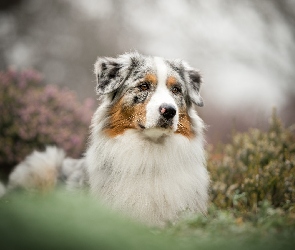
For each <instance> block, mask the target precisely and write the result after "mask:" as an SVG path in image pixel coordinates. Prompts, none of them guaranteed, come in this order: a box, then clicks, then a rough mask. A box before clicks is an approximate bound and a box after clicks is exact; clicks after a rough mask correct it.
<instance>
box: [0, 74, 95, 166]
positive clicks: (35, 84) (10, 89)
mask: <svg viewBox="0 0 295 250" xmlns="http://www.w3.org/2000/svg"><path fill="white" fill-rule="evenodd" d="M92 106H93V101H92V100H90V99H89V100H85V102H84V103H80V102H79V101H78V100H77V97H76V95H75V94H74V93H73V92H71V91H69V90H66V89H61V88H59V87H57V86H54V85H45V84H44V81H43V80H42V77H41V76H40V75H39V74H38V73H37V72H35V71H32V70H26V71H22V72H19V71H14V70H7V71H3V72H0V141H1V143H0V167H1V168H2V169H3V168H5V167H6V168H7V166H8V167H11V166H13V165H15V164H17V163H18V162H19V161H21V160H23V158H24V157H25V156H26V155H28V154H29V153H31V152H32V151H33V150H35V149H43V147H44V146H45V145H47V144H55V145H57V146H60V147H61V148H63V149H64V150H65V151H66V152H67V153H68V154H69V155H71V156H73V157H78V156H80V155H81V153H82V152H83V149H84V147H85V142H86V138H87V136H88V127H89V123H90V119H91V116H92ZM1 168H0V170H1Z"/></svg>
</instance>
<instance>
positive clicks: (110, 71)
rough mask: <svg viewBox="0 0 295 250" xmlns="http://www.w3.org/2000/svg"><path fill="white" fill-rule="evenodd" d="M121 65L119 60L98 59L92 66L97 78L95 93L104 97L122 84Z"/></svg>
mask: <svg viewBox="0 0 295 250" xmlns="http://www.w3.org/2000/svg"><path fill="white" fill-rule="evenodd" d="M121 68H122V64H121V63H120V61H119V58H110V57H99V58H98V59H97V61H96V63H95V64H94V72H95V75H96V77H97V85H96V93H97V94H98V95H105V94H109V93H112V92H114V91H115V90H116V89H117V88H119V87H120V85H121V84H122V82H123V81H122V76H121V75H120V69H121Z"/></svg>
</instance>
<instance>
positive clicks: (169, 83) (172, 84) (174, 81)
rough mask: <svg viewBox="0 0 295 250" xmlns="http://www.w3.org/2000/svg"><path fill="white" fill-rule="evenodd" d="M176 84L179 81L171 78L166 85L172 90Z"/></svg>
mask: <svg viewBox="0 0 295 250" xmlns="http://www.w3.org/2000/svg"><path fill="white" fill-rule="evenodd" d="M176 83H177V80H176V78H175V77H173V76H169V77H168V78H167V81H166V85H167V87H168V89H170V88H171V87H173V86H174V85H175V84H176Z"/></svg>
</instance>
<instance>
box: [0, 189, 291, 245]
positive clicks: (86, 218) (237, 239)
mask: <svg viewBox="0 0 295 250" xmlns="http://www.w3.org/2000/svg"><path fill="white" fill-rule="evenodd" d="M260 207H261V208H260V209H259V211H257V212H256V213H253V212H251V213H246V212H243V213H239V212H238V211H235V210H228V211H227V210H220V209H218V208H216V207H214V206H213V205H211V206H210V209H209V213H208V216H207V217H205V216H201V215H196V216H193V217H191V218H187V219H185V220H182V221H180V222H179V223H178V224H177V225H170V226H168V227H167V228H165V229H155V228H147V227H145V226H143V225H140V224H138V223H136V222H133V221H129V220H128V219H126V218H124V217H122V216H120V215H118V214H115V213H113V212H110V211H108V210H107V209H106V208H104V207H102V206H101V205H99V204H98V203H97V202H96V201H94V200H93V199H92V198H91V197H89V196H87V195H85V194H83V193H69V192H65V191H63V190H57V191H55V192H53V193H50V194H46V195H40V194H39V195H38V194H28V193H12V194H9V195H7V196H5V197H4V198H3V199H1V200H0V249H4V250H6V249H7V250H8V249H172V250H173V249H218V250H220V249H293V248H294V244H295V223H294V217H293V216H292V214H291V213H290V214H288V213H286V212H283V211H281V210H280V209H273V208H271V207H270V205H269V203H267V202H264V203H263V204H261V206H260Z"/></svg>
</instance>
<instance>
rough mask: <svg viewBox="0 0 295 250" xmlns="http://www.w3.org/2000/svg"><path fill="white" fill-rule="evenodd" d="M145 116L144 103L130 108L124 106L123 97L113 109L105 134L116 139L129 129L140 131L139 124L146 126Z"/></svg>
mask: <svg viewBox="0 0 295 250" xmlns="http://www.w3.org/2000/svg"><path fill="white" fill-rule="evenodd" d="M145 116H146V108H145V104H144V103H142V104H137V105H135V106H128V105H127V104H124V97H122V98H121V99H120V100H119V101H118V102H117V103H116V104H114V106H113V107H112V108H111V110H110V120H109V124H108V125H107V127H106V128H105V130H104V132H105V133H106V134H107V135H108V136H110V137H115V136H117V135H120V134H123V133H124V132H125V131H126V130H127V129H140V126H139V124H141V125H144V124H145Z"/></svg>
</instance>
